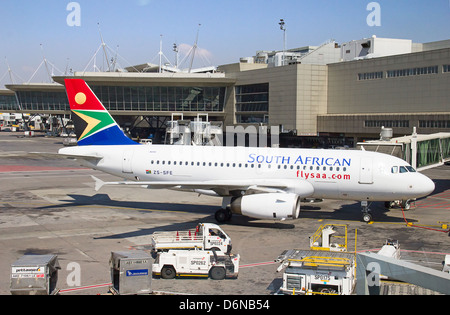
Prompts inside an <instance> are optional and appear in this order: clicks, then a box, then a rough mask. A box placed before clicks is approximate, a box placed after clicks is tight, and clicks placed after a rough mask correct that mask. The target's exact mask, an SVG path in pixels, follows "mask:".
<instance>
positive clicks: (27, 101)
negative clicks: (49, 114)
mask: <svg viewBox="0 0 450 315" xmlns="http://www.w3.org/2000/svg"><path fill="white" fill-rule="evenodd" d="M16 95H17V99H18V100H19V103H20V105H21V107H22V110H24V111H27V110H32V111H35V110H42V111H48V110H55V111H68V110H70V108H69V101H68V100H67V95H66V92H65V91H63V92H43V91H17V92H16Z"/></svg>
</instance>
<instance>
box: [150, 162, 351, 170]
mask: <svg viewBox="0 0 450 315" xmlns="http://www.w3.org/2000/svg"><path fill="white" fill-rule="evenodd" d="M151 164H152V165H154V164H156V165H180V166H211V167H212V166H214V167H239V168H242V167H243V168H255V167H257V168H261V167H262V164H254V163H223V162H222V163H218V162H215V163H213V162H188V161H185V162H183V161H165V160H162V161H160V160H152V161H151ZM277 167H278V169H282V168H283V169H285V170H286V169H291V170H294V169H296V170H300V169H301V168H302V167H301V165H297V166H294V165H287V164H284V165H281V164H279V165H277ZM267 168H272V165H271V164H267ZM307 169H308V170H310V171H314V170H315V171H327V170H329V171H336V172H339V171H340V170H342V171H344V172H345V171H347V168H346V167H342V168H341V167H339V166H337V167H333V166H328V167H327V166H323V167H321V166H306V165H303V170H307Z"/></svg>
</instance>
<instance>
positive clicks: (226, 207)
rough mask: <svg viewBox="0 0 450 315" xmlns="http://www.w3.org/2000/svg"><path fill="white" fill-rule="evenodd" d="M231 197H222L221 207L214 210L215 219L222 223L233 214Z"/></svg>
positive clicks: (228, 219)
mask: <svg viewBox="0 0 450 315" xmlns="http://www.w3.org/2000/svg"><path fill="white" fill-rule="evenodd" d="M232 199H233V198H232V197H223V199H222V208H220V209H219V210H217V211H216V214H215V215H214V217H215V218H216V221H217V222H219V223H224V222H227V221H230V220H231V216H232V215H233V214H232V212H231V207H230V204H231V201H232Z"/></svg>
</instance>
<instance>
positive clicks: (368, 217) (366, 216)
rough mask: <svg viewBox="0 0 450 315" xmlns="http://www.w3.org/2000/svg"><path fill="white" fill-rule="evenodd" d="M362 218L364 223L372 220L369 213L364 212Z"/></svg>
mask: <svg viewBox="0 0 450 315" xmlns="http://www.w3.org/2000/svg"><path fill="white" fill-rule="evenodd" d="M362 220H363V221H364V222H366V223H369V222H370V221H372V215H371V214H370V213H364V214H363V217H362Z"/></svg>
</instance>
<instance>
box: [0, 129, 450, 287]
mask: <svg viewBox="0 0 450 315" xmlns="http://www.w3.org/2000/svg"><path fill="white" fill-rule="evenodd" d="M21 135H22V133H8V132H0V257H1V259H0V294H2V295H8V294H10V276H11V264H12V263H13V262H15V261H16V260H17V259H19V258H20V257H22V256H23V255H24V254H56V255H58V260H59V263H60V265H61V270H60V271H59V273H58V288H59V289H60V294H62V295H95V294H104V293H107V292H108V287H109V284H110V283H111V273H110V266H109V259H110V256H111V252H112V251H124V250H133V249H141V250H148V249H149V248H150V245H149V244H150V243H151V241H150V237H151V234H152V233H153V232H155V231H162V230H167V231H176V230H184V229H188V228H195V226H196V225H197V224H198V223H199V222H211V223H216V221H215V219H214V212H215V211H216V210H217V209H218V208H219V207H220V206H221V199H220V198H214V197H208V196H198V195H196V194H194V193H185V192H176V191H170V190H147V189H142V188H139V189H137V188H128V187H117V186H107V187H104V188H102V189H101V190H100V191H99V192H96V191H95V190H94V181H93V179H92V178H91V175H94V176H96V177H98V178H100V179H102V180H104V181H114V180H117V178H114V177H112V176H110V175H107V174H104V173H101V172H98V171H94V170H90V169H86V168H83V167H81V166H79V164H78V163H77V162H76V161H73V160H65V159H46V158H41V157H38V156H33V155H29V154H28V153H29V152H55V153H56V152H57V151H58V149H59V148H62V147H63V143H62V139H61V138H50V137H49V138H46V137H43V136H36V137H33V138H26V137H22V136H21ZM423 173H424V174H426V175H427V176H429V177H430V178H432V179H433V180H434V182H435V183H436V190H435V192H434V193H433V194H432V195H430V196H428V197H427V198H424V199H421V200H418V201H417V202H416V205H415V207H412V209H411V210H409V211H406V212H405V217H404V216H403V213H402V211H401V210H400V209H391V210H388V209H385V208H384V204H383V203H373V204H372V205H371V209H372V214H373V218H374V221H373V222H370V223H369V224H367V223H364V222H361V207H360V204H359V202H344V201H335V200H324V201H322V202H315V203H302V205H301V213H300V219H298V220H295V221H284V222H274V221H271V220H256V219H251V218H247V217H243V216H237V215H234V216H233V218H232V220H231V221H230V222H228V223H226V224H221V227H222V229H224V231H225V232H226V233H227V234H228V235H229V236H230V237H231V239H232V243H233V253H238V254H240V256H241V265H240V272H239V277H238V278H237V279H235V280H223V281H215V280H211V279H195V278H194V279H192V278H188V279H184V278H183V279H174V280H164V279H157V278H155V279H153V280H152V289H153V290H154V291H159V292H174V293H182V294H196V295H269V294H273V293H275V292H276V291H277V290H278V288H279V287H280V286H281V283H282V274H281V273H277V272H276V269H277V267H278V264H277V263H275V262H274V259H276V258H277V257H278V255H280V253H281V252H282V251H284V250H286V249H294V248H297V249H309V237H310V236H312V234H313V233H314V232H315V231H316V230H317V228H319V226H320V225H322V224H347V225H348V231H349V240H348V244H349V250H352V251H353V250H354V249H355V230H357V243H356V250H357V251H367V250H371V251H376V250H378V249H380V248H381V247H382V246H383V245H384V242H385V240H386V239H396V240H398V241H399V243H400V246H401V256H402V259H403V260H406V261H410V262H413V263H416V264H420V265H422V266H426V267H429V268H433V269H436V270H442V261H443V260H444V256H445V255H446V254H450V238H449V235H448V233H444V232H443V231H445V230H446V227H445V226H444V224H447V223H448V222H450V166H449V165H444V166H441V167H437V168H433V169H429V170H426V171H424V172H423ZM405 220H406V221H407V222H408V223H410V224H409V225H407V224H406V221H405ZM447 229H448V228H447ZM73 262H75V263H77V264H79V266H80V269H79V270H80V273H79V276H80V277H79V280H80V281H77V283H75V285H74V274H73V271H74V269H72V268H73V264H72V263H73ZM414 292H416V291H414Z"/></svg>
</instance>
